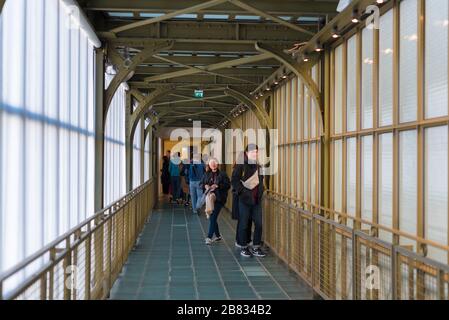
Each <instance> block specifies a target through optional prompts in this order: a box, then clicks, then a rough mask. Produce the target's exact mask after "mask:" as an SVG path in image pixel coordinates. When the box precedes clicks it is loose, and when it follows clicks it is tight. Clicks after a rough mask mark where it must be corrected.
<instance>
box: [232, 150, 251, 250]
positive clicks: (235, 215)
mask: <svg viewBox="0 0 449 320" xmlns="http://www.w3.org/2000/svg"><path fill="white" fill-rule="evenodd" d="M242 156H243V153H242ZM237 162H239V161H237ZM237 162H236V161H234V163H233V165H232V169H233V170H234V168H235V166H236V164H237ZM239 163H241V161H240V162H239ZM231 216H232V220H237V228H236V232H235V246H236V247H237V248H240V249H241V247H240V245H239V242H241V241H239V233H238V229H239V221H240V220H239V195H238V193H237V191H236V190H235V189H234V188H232V211H231ZM252 224H253V221H252V220H251V218H250V221H249V223H248V228H247V241H248V243H247V244H248V245H249V244H250V243H251V228H252Z"/></svg>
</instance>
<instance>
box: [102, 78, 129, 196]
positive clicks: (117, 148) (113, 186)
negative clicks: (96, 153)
mask: <svg viewBox="0 0 449 320" xmlns="http://www.w3.org/2000/svg"><path fill="white" fill-rule="evenodd" d="M113 78H114V76H113V75H109V74H107V73H106V74H105V87H106V88H107V87H108V85H109V83H110V82H111V81H112V79H113ZM125 108H126V86H125V85H123V84H122V85H120V87H119V88H118V90H117V92H116V93H115V95H114V97H113V99H112V102H111V104H110V106H109V110H108V114H107V117H106V126H105V141H104V204H105V205H108V204H110V203H112V202H114V201H115V200H118V199H119V198H121V197H122V196H124V195H125V194H126V162H125V161H126V149H125V141H126V139H125Z"/></svg>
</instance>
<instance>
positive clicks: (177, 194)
mask: <svg viewBox="0 0 449 320" xmlns="http://www.w3.org/2000/svg"><path fill="white" fill-rule="evenodd" d="M171 188H172V193H173V200H178V199H179V198H181V177H179V176H172V177H171Z"/></svg>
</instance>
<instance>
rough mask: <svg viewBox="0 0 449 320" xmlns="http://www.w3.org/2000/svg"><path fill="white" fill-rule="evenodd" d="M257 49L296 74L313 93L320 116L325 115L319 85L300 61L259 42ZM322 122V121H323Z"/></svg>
mask: <svg viewBox="0 0 449 320" xmlns="http://www.w3.org/2000/svg"><path fill="white" fill-rule="evenodd" d="M256 49H257V50H258V51H259V52H262V53H268V54H270V55H271V56H272V57H273V58H275V59H277V60H279V61H280V62H281V63H283V64H284V65H285V66H287V67H288V68H289V69H290V70H291V71H293V72H294V73H295V75H296V76H297V77H298V78H300V79H301V80H302V81H303V82H304V84H305V85H306V87H307V89H308V90H309V91H310V92H311V94H312V98H313V99H314V100H315V103H316V105H317V106H318V108H319V109H320V114H323V110H324V109H323V104H322V99H321V94H320V90H319V89H318V85H317V84H316V83H315V81H313V79H312V77H311V76H310V75H309V74H308V73H307V71H306V68H305V67H304V65H301V64H300V63H299V62H298V61H296V60H295V59H293V58H292V57H291V56H289V55H288V54H286V53H284V52H283V51H281V50H277V49H275V48H273V47H271V46H269V45H266V44H263V43H260V42H257V43H256ZM321 121H322V119H321Z"/></svg>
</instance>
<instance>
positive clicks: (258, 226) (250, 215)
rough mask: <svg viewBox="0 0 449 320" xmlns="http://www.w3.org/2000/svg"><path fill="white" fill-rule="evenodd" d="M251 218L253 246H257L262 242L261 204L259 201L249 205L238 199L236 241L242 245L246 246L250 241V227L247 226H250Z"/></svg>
mask: <svg viewBox="0 0 449 320" xmlns="http://www.w3.org/2000/svg"><path fill="white" fill-rule="evenodd" d="M251 220H252V221H254V235H253V247H258V246H260V245H261V242H262V206H261V204H260V203H259V204H256V205H252V206H249V205H246V204H244V203H242V201H239V221H238V230H237V232H238V235H237V241H238V244H239V245H240V246H242V247H246V246H247V244H248V243H249V241H250V238H251V233H250V232H251V229H249V228H251V224H250V222H251ZM248 229H249V230H248ZM248 231H249V232H248ZM248 234H249V236H248Z"/></svg>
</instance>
